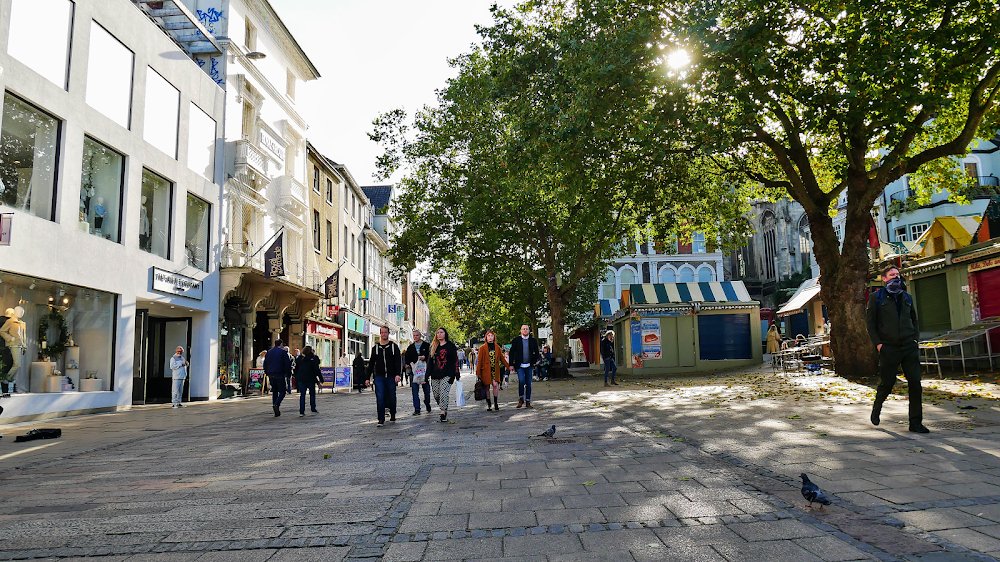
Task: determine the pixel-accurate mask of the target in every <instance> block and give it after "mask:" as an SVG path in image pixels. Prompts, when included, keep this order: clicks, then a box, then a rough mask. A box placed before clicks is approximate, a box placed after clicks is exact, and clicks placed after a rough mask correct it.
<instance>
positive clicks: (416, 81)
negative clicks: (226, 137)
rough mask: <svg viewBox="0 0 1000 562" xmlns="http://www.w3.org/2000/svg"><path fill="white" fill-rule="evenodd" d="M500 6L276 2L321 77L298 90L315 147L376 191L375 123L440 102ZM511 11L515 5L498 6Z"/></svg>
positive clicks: (483, 1) (429, 1) (483, 0)
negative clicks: (440, 92)
mask: <svg viewBox="0 0 1000 562" xmlns="http://www.w3.org/2000/svg"><path fill="white" fill-rule="evenodd" d="M493 2H494V0H420V1H415V0H379V1H377V2H373V1H371V0H271V5H272V6H273V7H274V9H275V11H277V12H278V15H279V17H281V19H282V21H284V22H285V25H286V26H287V27H288V29H289V30H290V31H291V32H292V34H293V35H294V36H295V39H296V41H298V43H299V45H300V46H301V47H302V50H303V51H305V53H306V56H308V57H309V60H311V61H312V63H313V65H315V66H316V68H317V69H318V70H319V73H320V75H321V77H320V78H319V79H318V80H314V81H311V82H307V83H305V84H302V85H300V86H299V88H297V90H298V92H297V93H298V99H297V106H298V109H299V110H300V111H299V112H300V113H301V114H302V116H303V117H304V118H305V119H306V121H307V122H308V123H309V130H308V131H306V134H307V137H308V138H309V141H310V142H311V143H312V144H313V146H315V147H316V148H317V149H318V150H319V151H320V152H322V153H323V154H324V155H325V156H327V157H328V158H331V159H333V160H334V161H336V162H339V163H342V164H345V165H346V166H347V169H348V170H350V172H351V175H353V176H354V179H355V180H356V181H357V182H358V184H360V185H373V184H376V183H389V182H391V181H392V180H394V179H398V178H396V177H394V178H390V180H389V182H377V181H376V180H375V178H374V173H375V159H376V158H377V157H378V155H379V154H380V153H381V150H380V148H379V146H378V145H377V144H375V143H374V142H372V141H370V140H368V136H367V133H368V132H370V131H371V130H372V125H371V123H372V120H373V119H375V117H377V116H378V115H379V114H380V113H384V112H386V111H389V110H391V109H395V108H398V107H402V108H403V109H405V110H406V111H407V113H408V114H409V115H411V116H412V115H413V113H414V111H416V110H418V109H419V108H421V107H423V106H424V105H433V104H434V103H435V101H436V98H435V93H434V91H435V89H438V88H442V87H443V86H444V85H445V81H446V80H447V79H448V78H450V77H452V76H454V70H453V69H452V68H451V67H449V66H448V59H449V58H454V57H456V56H458V55H460V54H462V53H465V52H468V51H470V50H471V45H472V44H473V43H475V42H478V40H479V36H478V35H477V34H476V30H475V27H474V26H475V25H476V24H481V25H488V24H490V23H491V22H492V19H491V17H490V11H489V10H490V5H491V4H492V3H493ZM498 3H499V4H500V5H501V6H505V7H509V6H512V5H513V4H514V2H513V1H501V2H498Z"/></svg>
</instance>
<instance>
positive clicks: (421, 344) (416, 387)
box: [404, 330, 431, 416]
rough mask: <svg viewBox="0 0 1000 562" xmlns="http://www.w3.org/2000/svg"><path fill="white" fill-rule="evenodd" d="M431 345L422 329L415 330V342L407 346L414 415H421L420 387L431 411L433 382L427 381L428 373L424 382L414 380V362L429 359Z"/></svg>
mask: <svg viewBox="0 0 1000 562" xmlns="http://www.w3.org/2000/svg"><path fill="white" fill-rule="evenodd" d="M430 350H431V346H430V344H428V343H427V342H425V341H424V335H423V334H422V333H420V330H413V343H411V344H410V347H407V348H406V357H405V359H404V363H405V367H406V368H407V369H409V370H410V390H411V391H412V392H413V415H414V416H419V415H420V389H421V388H423V389H424V405H425V406H427V412H428V413H429V412H430V411H431V383H430V382H428V381H427V373H424V375H423V382H422V383H418V382H416V381H414V380H413V364H414V363H416V362H417V361H427V357H428V356H429V355H430V354H431V351H430Z"/></svg>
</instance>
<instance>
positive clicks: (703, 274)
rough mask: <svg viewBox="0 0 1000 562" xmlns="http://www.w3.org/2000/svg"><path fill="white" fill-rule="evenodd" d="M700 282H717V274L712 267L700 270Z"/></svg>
mask: <svg viewBox="0 0 1000 562" xmlns="http://www.w3.org/2000/svg"><path fill="white" fill-rule="evenodd" d="M698 281H700V282H702V283H707V282H710V281H715V272H714V271H712V268H710V267H700V268H698Z"/></svg>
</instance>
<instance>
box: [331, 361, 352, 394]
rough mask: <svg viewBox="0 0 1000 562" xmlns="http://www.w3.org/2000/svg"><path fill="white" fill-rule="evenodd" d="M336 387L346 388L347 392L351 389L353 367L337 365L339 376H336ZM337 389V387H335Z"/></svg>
mask: <svg viewBox="0 0 1000 562" xmlns="http://www.w3.org/2000/svg"><path fill="white" fill-rule="evenodd" d="M335 382H336V384H335V386H336V388H346V389H347V392H350V391H351V368H350V367H337V378H336V381H335ZM334 390H336V389H334Z"/></svg>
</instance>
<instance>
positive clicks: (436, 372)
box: [427, 328, 459, 422]
mask: <svg viewBox="0 0 1000 562" xmlns="http://www.w3.org/2000/svg"><path fill="white" fill-rule="evenodd" d="M427 374H428V375H430V378H431V392H432V393H433V394H434V401H435V402H437V404H438V407H439V408H441V422H446V421H448V402H449V399H450V398H451V396H450V394H451V385H453V384H455V381H457V380H458V379H459V373H458V348H457V347H455V344H453V343H451V341H450V340H449V339H448V330H445V329H444V328H438V329H437V332H435V333H434V341H433V342H431V346H430V361H429V362H428V363H427Z"/></svg>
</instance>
